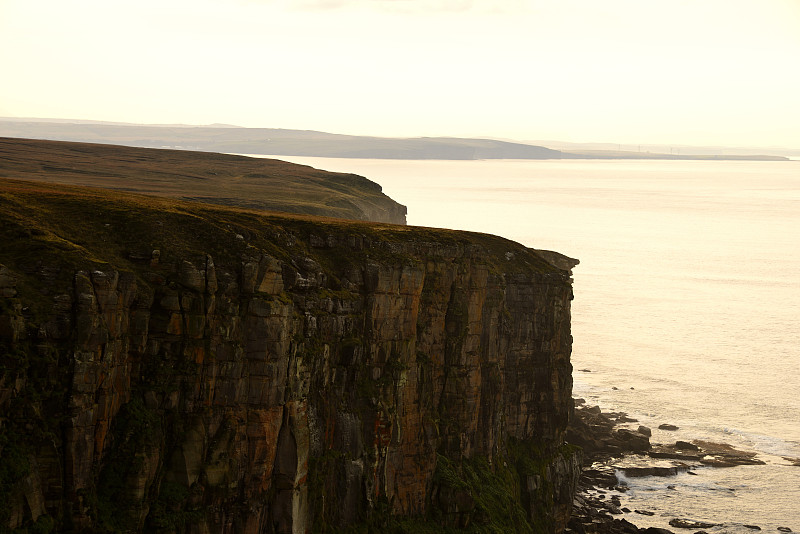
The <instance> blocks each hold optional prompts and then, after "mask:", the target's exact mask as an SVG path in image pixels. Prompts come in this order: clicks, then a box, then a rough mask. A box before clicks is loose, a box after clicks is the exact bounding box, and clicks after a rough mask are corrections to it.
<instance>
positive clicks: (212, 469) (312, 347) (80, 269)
mask: <svg viewBox="0 0 800 534" xmlns="http://www.w3.org/2000/svg"><path fill="white" fill-rule="evenodd" d="M48 199H49V197H47V196H46V195H45V196H41V195H40V197H38V199H37V200H36V201H34V200H33V197H31V198H28V199H27V202H26V203H22V202H20V203H19V206H20V207H19V210H20V211H18V212H17V213H18V215H19V217H16V218H14V217H8V218H7V219H6V220H5V221H4V223H7V224H6V226H5V231H6V235H4V236H3V237H4V238H5V239H7V240H8V239H10V238H9V236H13V235H20V236H25V239H26V240H27V245H25V246H26V250H32V251H33V252H32V253H31V254H27V255H25V254H23V253H22V252H20V251H21V250H22V248H14V247H13V246H12V247H8V249H7V252H8V253H4V254H2V255H0V261H1V262H2V264H3V266H2V267H0V353H2V367H0V372H1V373H2V375H0V376H2V378H1V379H0V498H1V500H2V504H0V521H2V523H0V524H2V525H5V526H6V527H7V528H10V529H13V528H18V527H30V528H37V529H39V530H40V531H47V530H48V529H55V530H58V531H61V530H76V531H82V530H86V531H100V532H102V531H122V532H141V531H163V532H192V533H194V532H197V533H203V532H237V533H238V532H242V533H246V532H275V533H290V532H291V533H303V532H312V531H313V532H324V531H335V530H337V529H342V528H345V527H350V528H352V529H355V530H357V529H359V528H361V529H363V530H364V531H367V530H368V531H380V530H381V529H389V528H392V529H395V531H410V530H414V528H417V527H419V526H420V525H426V524H435V525H439V526H440V527H441V528H453V529H456V528H458V529H462V528H467V529H473V530H475V531H481V530H486V529H488V528H490V527H492V528H494V527H496V528H504V529H508V530H514V531H517V532H525V531H531V532H532V531H539V532H548V531H549V532H556V531H559V530H561V529H563V526H564V525H565V524H566V521H567V518H568V514H569V510H570V508H571V503H572V494H573V492H574V487H575V483H576V477H577V475H578V469H579V468H578V465H579V460H580V459H579V457H578V454H577V453H576V451H575V450H573V449H571V448H570V447H568V446H565V445H564V433H565V429H566V425H567V421H568V418H569V416H570V412H571V409H572V400H571V386H572V379H571V365H570V362H569V356H570V350H571V336H570V300H571V298H572V290H571V284H570V279H569V274H568V273H567V272H566V271H563V270H560V269H557V268H554V267H552V266H551V265H550V264H549V263H547V262H545V261H544V260H543V259H542V258H541V257H540V256H539V255H537V254H536V253H535V252H534V251H532V250H530V249H526V248H524V247H522V246H520V245H518V244H516V243H512V242H509V241H506V240H502V239H500V238H494V237H491V236H485V235H478V234H467V233H455V232H448V231H437V230H430V229H414V228H407V227H392V226H376V225H371V226H368V225H364V224H357V223H352V224H350V223H343V222H326V221H321V220H320V221H307V220H298V219H279V218H274V217H273V218H265V217H259V216H256V215H253V214H250V213H242V212H226V211H221V210H217V211H207V212H204V213H200V214H198V213H197V212H194V213H191V214H189V213H180V214H173V215H171V216H170V217H177V218H178V219H180V220H177V219H176V220H172V219H170V220H171V223H170V228H173V229H174V230H173V231H174V234H173V235H172V237H171V238H170V239H167V238H164V237H163V236H162V237H159V236H158V235H156V234H154V233H148V232H144V231H142V232H141V233H140V232H139V230H141V228H144V227H142V225H146V224H149V223H148V222H147V221H148V220H150V221H152V220H157V219H158V220H160V221H162V222H166V219H164V218H165V217H167V215H165V213H164V212H161V211H158V210H157V209H156V208H152V209H151V208H147V209H143V208H142V207H141V205H139V206H137V210H136V211H135V212H134V211H133V210H132V209H122V208H120V206H119V204H113V205H106V206H105V207H103V209H102V210H101V213H102V216H94V215H91V213H93V212H92V210H90V209H88V208H87V210H86V213H89V214H90V215H86V216H85V217H84V219H83V220H82V221H81V223H80V224H81V226H82V227H83V228H84V232H83V233H82V235H73V234H71V233H70V230H69V229H68V228H66V229H65V227H64V226H63V225H61V226H59V225H58V224H57V223H56V222H53V223H52V225H50V226H48V224H50V223H48V222H47V221H46V220H45V219H46V218H45V217H42V218H40V219H37V220H36V222H35V225H33V226H35V228H34V229H33V230H32V231H31V230H30V226H31V225H32V224H33V223H31V219H30V218H29V219H25V217H24V216H23V215H24V214H23V211H24V210H40V209H44V208H43V206H42V205H38V206H37V205H35V204H36V202H38V203H40V204H41V203H43V202H50V200H48ZM52 202H54V203H55V202H56V200H52ZM58 202H59V204H58V205H59V206H63V204H61V203H62V202H63V199H58ZM76 202H77V201H76ZM23 204H24V205H25V207H22V206H23ZM54 206H55V204H52V205H49V207H50V210H51V211H49V212H48V213H49V215H48V216H49V217H50V219H52V218H53V217H52V214H53V213H54V212H53V211H52V210H54V209H56V208H55V207H54ZM113 206H116V207H117V208H120V209H118V212H114V215H113V216H112V215H110V213H111V211H109V210H110V209H111V207H113ZM59 209H63V208H59ZM30 213H33V212H32V211H31V212H30ZM30 213H28V216H29V217H31V218H32V217H33V216H32V215H30ZM37 213H38V212H37ZM108 221H110V222H108ZM109 227H110V228H109ZM95 232H97V235H98V236H100V237H97V238H96V239H97V240H95V238H94V237H92V236H94V235H95ZM103 232H105V233H103ZM101 234H102V235H101ZM134 234H135V235H136V236H138V237H135V238H134V237H133V235H134ZM87 236H88V237H87ZM210 236H213V239H211V238H210ZM101 237H102V239H101ZM56 238H57V239H56ZM174 238H180V239H182V240H183V241H176V240H174ZM12 241H13V240H12ZM7 242H9V241H7ZM178 243H180V245H178ZM20 246H22V245H20Z"/></svg>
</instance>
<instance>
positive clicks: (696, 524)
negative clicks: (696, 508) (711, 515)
mask: <svg viewBox="0 0 800 534" xmlns="http://www.w3.org/2000/svg"><path fill="white" fill-rule="evenodd" d="M669 524H670V526H672V527H675V528H711V527H715V526H717V525H716V523H708V522H705V521H692V520H691V519H678V518H675V519H671V520H670V522H669Z"/></svg>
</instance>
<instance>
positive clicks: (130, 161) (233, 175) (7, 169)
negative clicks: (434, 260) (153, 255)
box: [0, 137, 406, 224]
mask: <svg viewBox="0 0 800 534" xmlns="http://www.w3.org/2000/svg"><path fill="white" fill-rule="evenodd" d="M156 146H159V145H156ZM0 177H2V178H11V179H17V180H36V181H41V182H44V183H58V184H68V185H79V186H90V187H101V188H104V189H112V190H117V191H129V192H135V193H142V194H148V195H158V196H164V197H168V198H174V199H181V200H191V201H196V202H203V203H207V204H218V205H223V206H234V207H240V208H248V209H258V210H272V211H282V212H288V213H300V214H311V215H320V216H326V217H340V218H343V219H356V220H363V221H378V222H388V223H394V224H405V223H406V207H405V206H403V205H401V204H398V203H397V202H395V201H394V200H392V199H391V198H389V197H388V196H386V195H385V194H383V192H382V190H381V186H380V185H378V184H376V183H375V182H372V181H370V180H368V179H366V178H364V177H363V176H358V175H356V174H347V173H338V172H328V171H323V170H319V169H314V168H312V167H308V166H306V165H296V164H294V163H288V162H286V161H280V160H275V159H266V158H249V157H245V156H235V155H230V154H214V153H209V152H191V151H188V150H164V149H155V148H132V147H126V146H115V145H104V144H89V143H67V142H62V141H40V140H35V139H10V138H3V137H0Z"/></svg>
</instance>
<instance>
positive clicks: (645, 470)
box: [619, 465, 688, 477]
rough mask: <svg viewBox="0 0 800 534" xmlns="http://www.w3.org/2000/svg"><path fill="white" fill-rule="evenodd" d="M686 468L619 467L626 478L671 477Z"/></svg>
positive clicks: (675, 466) (674, 466) (676, 466)
mask: <svg viewBox="0 0 800 534" xmlns="http://www.w3.org/2000/svg"><path fill="white" fill-rule="evenodd" d="M687 469H688V467H686V466H678V465H673V466H668V467H659V466H648V467H620V468H619V470H620V471H622V472H623V473H624V474H625V476H626V477H672V476H675V475H677V474H678V473H682V472H684V471H686V470H687Z"/></svg>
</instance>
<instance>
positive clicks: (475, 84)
mask: <svg viewBox="0 0 800 534" xmlns="http://www.w3.org/2000/svg"><path fill="white" fill-rule="evenodd" d="M797 58H800V2H798V1H797V0H705V1H703V2H693V1H688V0H682V1H681V0H669V1H666V0H652V1H647V2H642V1H641V0H609V1H606V2H595V1H592V0H562V1H559V2H544V1H540V0H534V1H522V0H475V1H468V0H316V1H312V0H303V1H291V2H290V1H288V0H283V1H281V0H238V1H231V0H191V1H188V0H170V1H169V2H164V1H163V0H137V1H136V2H130V1H127V0H124V1H119V2H108V1H105V0H103V1H101V0H74V1H72V2H62V1H56V0H38V1H31V0H0V63H1V64H2V65H3V71H4V72H3V83H2V84H0V116H11V117H53V118H74V119H95V120H108V121H125V122H137V123H160V124H164V123H185V124H210V123H228V124H237V125H241V126H252V127H278V128H299V129H314V130H323V131H330V132H336V133H352V134H367V135H385V136H420V135H456V136H491V137H503V138H512V139H519V140H534V139H560V140H565V141H607V142H621V143H685V144H716V145H740V146H741V145H747V146H783V147H789V148H797V147H800V128H798V127H797V125H798V124H800V105H798V96H797V95H800V69H798V68H797V61H798V59H797Z"/></svg>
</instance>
